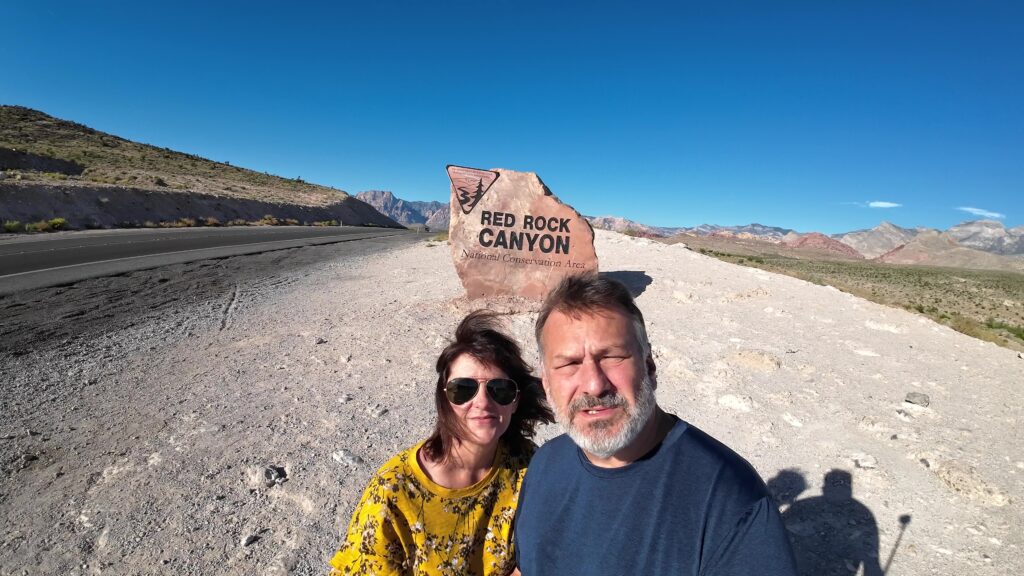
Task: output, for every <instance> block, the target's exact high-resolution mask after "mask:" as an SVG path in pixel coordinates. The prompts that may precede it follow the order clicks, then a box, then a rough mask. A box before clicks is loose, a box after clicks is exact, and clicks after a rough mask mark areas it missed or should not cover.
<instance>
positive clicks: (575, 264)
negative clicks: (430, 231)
mask: <svg viewBox="0 0 1024 576" xmlns="http://www.w3.org/2000/svg"><path fill="white" fill-rule="evenodd" d="M448 176H449V178H450V179H451V181H452V186H451V191H452V196H451V202H450V206H451V207H450V214H451V225H450V228H449V236H448V238H449V240H450V242H451V250H452V260H453V261H454V263H455V270H456V272H457V273H458V275H459V279H460V280H461V281H462V286H463V287H464V288H465V289H466V295H467V296H469V297H470V298H481V297H488V296H520V297H525V298H543V297H544V295H545V294H547V292H548V291H549V290H550V289H551V288H552V287H553V286H555V285H556V284H557V283H558V282H559V281H560V280H561V279H562V278H564V277H565V276H568V275H571V274H586V273H595V274H596V273H597V271H598V262H597V253H596V252H595V251H594V230H593V228H591V227H590V223H589V222H587V220H586V219H585V218H584V217H583V216H581V215H580V213H579V212H577V211H576V210H574V209H573V207H572V206H569V205H568V204H565V203H563V202H562V201H560V200H559V199H558V198H557V197H556V196H555V195H553V194H552V193H551V191H550V190H549V189H548V188H547V186H545V185H544V183H543V182H541V180H540V178H539V177H537V175H536V174H534V173H532V172H515V171H512V170H503V169H495V170H478V169H475V168H463V167H460V166H449V167H448Z"/></svg>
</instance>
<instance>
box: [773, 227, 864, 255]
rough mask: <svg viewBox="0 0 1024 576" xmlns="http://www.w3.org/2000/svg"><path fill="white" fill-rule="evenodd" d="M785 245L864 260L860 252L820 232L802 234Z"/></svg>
mask: <svg viewBox="0 0 1024 576" xmlns="http://www.w3.org/2000/svg"><path fill="white" fill-rule="evenodd" d="M785 245H786V246H788V247H790V248H810V249H814V250H826V251H828V252H835V253H837V254H844V255H846V256H850V257H851V258H864V256H862V255H861V253H860V252H857V250H855V249H854V248H852V247H850V246H847V245H846V244H843V243H842V242H840V241H838V240H834V239H832V238H829V237H828V236H825V235H824V234H822V233H820V232H811V233H810V234H804V235H802V236H800V237H799V238H797V239H796V240H793V241H790V242H785Z"/></svg>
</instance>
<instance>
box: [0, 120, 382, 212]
mask: <svg viewBox="0 0 1024 576" xmlns="http://www.w3.org/2000/svg"><path fill="white" fill-rule="evenodd" d="M0 174H3V179H2V180H0V218H4V219H12V220H31V219H42V218H51V217H55V216H61V217H64V218H66V219H67V220H68V224H69V225H70V226H73V227H74V226H79V227H93V226H120V225H142V224H143V223H144V222H147V221H150V222H159V221H166V220H172V219H173V220H177V219H179V218H192V219H207V218H212V219H215V220H219V221H223V222H226V221H228V220H231V219H235V218H237V219H245V220H248V219H259V218H262V217H263V216H264V215H271V216H274V217H276V218H294V219H296V220H298V221H299V222H300V223H302V222H306V223H312V222H314V221H332V220H333V221H336V222H339V223H343V224H347V225H375V226H392V227H393V226H398V223H397V222H395V221H393V220H392V219H390V218H387V217H385V216H383V215H381V214H380V213H379V212H377V211H376V210H375V209H373V208H371V207H370V206H369V205H367V204H365V203H363V202H361V201H359V200H357V199H355V198H352V197H351V196H349V195H348V194H347V193H346V192H344V191H343V190H338V189H336V188H331V187H328V186H320V185H317V184H311V183H308V182H305V181H303V180H302V179H301V178H298V177H297V178H293V179H289V178H281V177H279V176H273V175H270V174H267V173H263V172H257V171H254V170H248V169H245V168H240V167H237V166H232V165H231V164H230V163H227V162H215V161H212V160H207V159H205V158H201V157H199V156H196V155H193V154H187V153H182V152H176V151H174V150H170V149H168V148H160V147H157V146H150V145H148V144H142V143H138V142H132V141H130V140H126V139H124V138H120V137H118V136H114V135H111V134H107V133H104V132H100V131H98V130H94V129H92V128H89V127H88V126H84V125H82V124H78V123H75V122H70V121H67V120H61V119H59V118H54V117H52V116H49V115H47V114H44V113H42V112H39V111H37V110H32V109H30V108H24V107H21V106H0ZM76 196H82V198H84V200H82V201H78V199H76V198H75V197H76ZM147 198H148V199H150V200H153V199H156V200H155V201H152V202H150V201H147ZM72 208H73V209H74V212H71V211H69V210H70V209H72ZM114 209H117V210H119V214H118V215H117V216H113V215H111V212H112V211H113V210H114Z"/></svg>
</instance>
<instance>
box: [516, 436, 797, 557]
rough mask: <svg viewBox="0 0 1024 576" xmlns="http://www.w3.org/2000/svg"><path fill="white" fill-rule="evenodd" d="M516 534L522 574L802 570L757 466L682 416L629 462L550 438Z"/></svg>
mask: <svg viewBox="0 0 1024 576" xmlns="http://www.w3.org/2000/svg"><path fill="white" fill-rule="evenodd" d="M673 418H675V416H673ZM515 539H516V556H517V560H518V563H519V569H520V570H521V571H522V573H523V576H543V575H545V574H553V575H558V576H571V575H574V574H579V575H581V576H583V575H585V576H595V575H602V574H609V575H611V574H614V575H620V574H654V575H656V574H687V575H692V576H725V575H736V576H740V575H742V576H749V575H752V574H758V575H772V576H774V575H779V576H791V575H792V576H795V575H796V574H797V571H796V564H795V562H794V560H793V552H792V550H791V549H790V544H789V540H788V538H787V536H786V530H785V527H784V526H783V524H782V519H781V518H780V516H779V512H778V510H777V509H776V507H775V506H774V505H773V504H772V502H771V499H770V497H769V496H768V491H767V489H766V488H765V485H764V482H762V481H761V478H760V477H759V476H758V475H757V472H755V471H754V469H753V468H752V467H751V466H750V464H748V463H747V462H746V461H745V460H743V459H742V458H740V457H739V456H738V455H737V454H736V453H735V452H733V451H732V450H730V449H729V448H727V447H726V446H724V445H723V444H722V443H720V442H718V441H717V440H715V439H714V438H712V437H710V436H708V435H707V434H705V433H704V432H701V431H700V430H698V429H697V428H694V427H693V426H690V425H688V424H687V423H686V422H683V421H682V420H678V419H677V421H676V423H675V426H673V428H672V430H671V431H670V432H669V433H668V435H667V436H666V437H665V439H664V440H663V441H662V442H661V444H659V445H658V446H657V447H655V448H654V449H653V450H651V452H650V453H648V454H647V455H646V456H644V457H643V458H641V459H640V460H637V461H636V462H633V463H631V464H629V465H627V466H624V467H622V468H600V467H597V466H594V465H593V464H591V463H590V461H589V460H588V459H587V457H586V455H585V454H584V453H583V452H582V451H581V450H580V449H579V448H578V447H577V446H576V444H575V443H574V442H573V441H572V439H571V438H569V437H568V436H566V435H564V434H563V435H562V436H559V437H558V438H555V439H554V440H551V441H550V442H548V443H546V444H545V445H544V446H542V447H541V448H540V450H539V451H538V452H537V453H536V454H535V455H534V457H533V461H532V462H530V467H529V469H528V470H527V472H526V478H525V479H524V480H523V488H522V492H521V493H520V496H519V510H518V512H517V513H516V520H515Z"/></svg>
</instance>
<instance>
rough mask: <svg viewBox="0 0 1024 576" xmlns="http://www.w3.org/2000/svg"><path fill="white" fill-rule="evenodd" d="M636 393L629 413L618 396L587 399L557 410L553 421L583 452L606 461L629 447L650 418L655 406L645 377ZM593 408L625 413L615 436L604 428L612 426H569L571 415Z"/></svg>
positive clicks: (570, 424)
mask: <svg viewBox="0 0 1024 576" xmlns="http://www.w3.org/2000/svg"><path fill="white" fill-rule="evenodd" d="M638 392H639V393H638V394H637V396H636V405H635V406H633V408H632V409H629V407H628V406H629V405H628V403H627V402H626V399H625V398H623V397H622V396H619V395H618V394H615V395H610V396H602V397H596V396H589V395H587V396H582V397H580V398H577V399H576V400H573V401H572V402H570V403H569V406H568V407H566V409H565V410H564V411H563V410H558V411H557V412H556V414H555V420H557V421H558V424H559V425H560V426H561V427H562V429H563V430H565V432H566V433H567V434H569V437H570V438H572V440H573V442H575V443H576V445H577V446H579V447H580V448H582V449H583V450H584V451H586V452H588V453H590V454H593V455H594V456H597V457H598V458H609V457H611V456H612V455H614V454H615V453H616V452H618V451H619V450H622V449H623V448H625V447H626V446H629V445H630V443H632V442H633V440H635V439H636V437H637V436H638V435H639V434H640V431H641V430H643V428H644V425H645V424H647V421H648V420H649V419H650V418H651V415H652V414H654V408H655V407H656V406H657V402H656V401H655V397H654V385H653V383H652V382H651V378H650V376H649V375H647V374H645V375H644V378H643V380H642V381H641V382H640V387H639V390H638ZM597 406H603V407H613V406H614V407H622V408H624V409H625V410H626V421H625V422H623V423H622V424H621V427H620V428H619V431H618V433H616V434H613V433H611V432H609V431H608V428H609V427H610V426H611V425H613V424H614V423H608V422H596V423H594V424H592V425H591V426H589V427H588V429H587V430H581V429H579V428H576V427H575V426H573V424H572V421H571V420H572V414H575V413H576V412H578V411H580V410H586V409H588V408H594V407H597Z"/></svg>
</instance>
